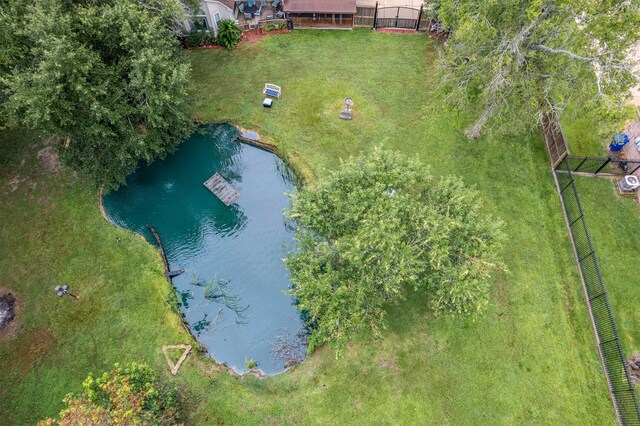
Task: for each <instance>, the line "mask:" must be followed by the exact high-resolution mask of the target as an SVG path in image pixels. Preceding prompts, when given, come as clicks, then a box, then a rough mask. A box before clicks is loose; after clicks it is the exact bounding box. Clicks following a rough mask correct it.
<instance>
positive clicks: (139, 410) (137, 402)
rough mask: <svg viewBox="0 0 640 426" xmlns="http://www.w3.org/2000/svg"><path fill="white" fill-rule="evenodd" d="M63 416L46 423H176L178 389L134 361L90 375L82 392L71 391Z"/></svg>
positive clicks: (42, 425)
mask: <svg viewBox="0 0 640 426" xmlns="http://www.w3.org/2000/svg"><path fill="white" fill-rule="evenodd" d="M64 402H65V403H66V405H67V407H66V408H65V409H63V410H62V411H61V412H60V419H59V420H57V419H47V420H43V421H41V422H39V423H38V425H40V426H45V425H61V426H65V425H69V426H71V425H90V424H91V425H113V424H117V425H173V424H178V421H179V420H180V413H179V405H180V404H179V399H178V391H177V389H175V388H168V387H166V386H164V385H162V384H159V383H158V382H157V380H156V375H155V373H154V372H153V370H152V369H151V368H150V367H149V366H148V365H146V364H144V363H136V362H133V363H131V364H129V365H127V366H126V367H124V368H123V367H121V366H120V365H118V364H116V365H115V368H114V369H113V370H112V371H110V372H106V373H103V374H102V375H101V376H99V377H94V376H93V375H92V374H89V377H87V379H86V380H85V381H84V382H83V383H82V393H81V394H80V395H73V394H69V395H67V397H66V398H65V400H64Z"/></svg>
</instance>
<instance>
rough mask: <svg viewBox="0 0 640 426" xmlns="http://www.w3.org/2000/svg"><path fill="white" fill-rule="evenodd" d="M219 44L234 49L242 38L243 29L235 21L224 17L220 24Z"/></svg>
mask: <svg viewBox="0 0 640 426" xmlns="http://www.w3.org/2000/svg"><path fill="white" fill-rule="evenodd" d="M217 40H218V44H219V45H220V46H222V47H224V48H225V49H228V50H233V49H235V47H236V46H237V45H238V43H240V40H242V31H240V27H239V26H238V24H236V23H235V22H234V21H232V20H230V19H224V20H222V21H220V24H219V26H218V39H217Z"/></svg>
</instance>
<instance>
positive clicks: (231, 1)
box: [218, 0, 236, 10]
mask: <svg viewBox="0 0 640 426" xmlns="http://www.w3.org/2000/svg"><path fill="white" fill-rule="evenodd" d="M218 1H219V2H220V3H222V4H224V5H225V6H227V7H228V8H229V9H231V10H233V6H235V3H236V0H218Z"/></svg>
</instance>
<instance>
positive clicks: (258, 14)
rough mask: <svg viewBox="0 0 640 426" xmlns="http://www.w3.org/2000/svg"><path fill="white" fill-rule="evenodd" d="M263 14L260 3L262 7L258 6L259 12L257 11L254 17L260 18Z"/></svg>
mask: <svg viewBox="0 0 640 426" xmlns="http://www.w3.org/2000/svg"><path fill="white" fill-rule="evenodd" d="M261 14H262V3H260V6H258V10H256V11H255V12H254V13H253V15H254V16H260V15H261Z"/></svg>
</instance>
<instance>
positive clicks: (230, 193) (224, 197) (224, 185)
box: [204, 173, 240, 206]
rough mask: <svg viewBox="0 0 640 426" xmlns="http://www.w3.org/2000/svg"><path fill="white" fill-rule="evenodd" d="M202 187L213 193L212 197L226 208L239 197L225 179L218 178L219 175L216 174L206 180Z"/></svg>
mask: <svg viewBox="0 0 640 426" xmlns="http://www.w3.org/2000/svg"><path fill="white" fill-rule="evenodd" d="M204 186H206V187H207V189H208V190H209V191H211V192H213V195H215V196H216V197H218V198H219V199H220V201H222V202H223V203H224V204H225V205H226V206H230V205H231V204H233V203H234V202H235V201H236V200H237V199H238V198H239V197H240V193H239V192H238V191H237V190H236V189H235V188H234V187H233V186H231V184H230V183H229V182H227V181H226V180H225V178H223V177H222V176H220V173H216V174H215V175H213V176H211V177H210V178H209V179H207V181H206V182H205V183H204Z"/></svg>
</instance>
